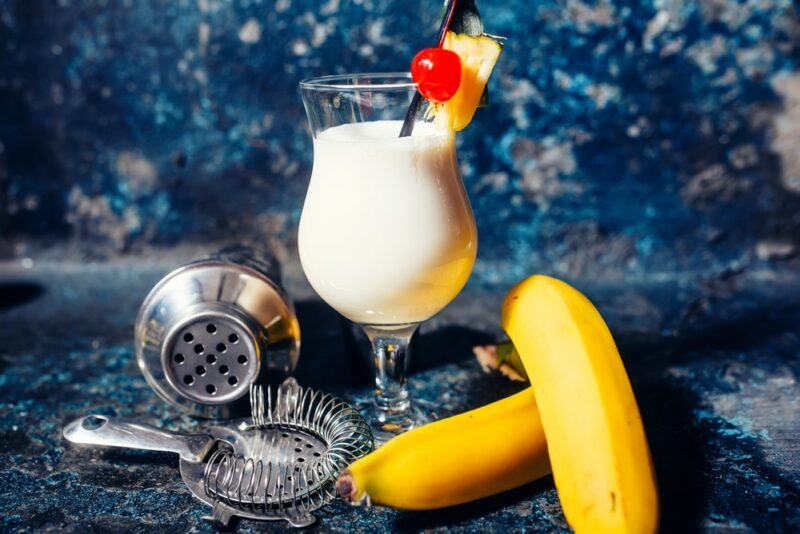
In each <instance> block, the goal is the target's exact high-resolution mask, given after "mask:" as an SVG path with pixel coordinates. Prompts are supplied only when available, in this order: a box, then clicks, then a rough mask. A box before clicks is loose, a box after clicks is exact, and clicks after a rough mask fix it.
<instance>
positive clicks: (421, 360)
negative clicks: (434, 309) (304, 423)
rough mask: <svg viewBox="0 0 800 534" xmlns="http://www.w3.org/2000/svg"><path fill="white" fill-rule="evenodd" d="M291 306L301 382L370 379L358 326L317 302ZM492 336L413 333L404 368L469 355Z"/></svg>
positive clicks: (343, 383) (347, 383)
mask: <svg viewBox="0 0 800 534" xmlns="http://www.w3.org/2000/svg"><path fill="white" fill-rule="evenodd" d="M295 308H296V311H297V317H298V320H299V321H300V330H301V332H302V340H303V341H302V352H301V356H300V363H299V365H298V368H297V377H298V380H299V381H300V383H301V384H307V385H310V386H315V387H319V388H325V389H328V390H337V389H345V388H349V387H367V386H370V385H371V384H373V380H374V376H375V375H374V369H373V364H372V358H371V355H370V345H369V340H368V339H367V337H366V335H365V334H364V333H363V332H362V331H361V328H360V327H359V326H357V325H355V324H353V323H351V322H350V321H348V320H346V319H344V318H343V317H342V316H341V315H339V313H338V312H336V311H335V310H334V309H333V308H331V307H330V306H328V305H327V304H325V303H323V302H320V301H300V302H298V303H296V305H295ZM493 340H494V338H493V337H492V336H490V335H488V334H486V333H483V332H480V331H477V330H473V329H470V328H466V327H462V326H446V327H444V328H440V329H438V330H435V331H433V332H425V333H422V334H418V335H415V336H414V339H413V340H412V343H411V363H410V369H409V373H410V374H414V373H418V372H422V371H425V370H428V369H433V368H436V367H440V366H442V365H446V364H449V363H455V362H459V361H462V360H464V359H468V358H472V347H473V346H475V345H482V344H487V343H491V342H492V341H493Z"/></svg>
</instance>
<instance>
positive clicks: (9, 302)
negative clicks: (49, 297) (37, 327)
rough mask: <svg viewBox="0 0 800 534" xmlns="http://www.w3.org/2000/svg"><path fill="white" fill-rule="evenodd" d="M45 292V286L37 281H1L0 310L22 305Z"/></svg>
mask: <svg viewBox="0 0 800 534" xmlns="http://www.w3.org/2000/svg"><path fill="white" fill-rule="evenodd" d="M43 294H44V287H43V286H42V285H40V284H37V283H35V282H0V311H5V310H9V309H11V308H16V307H17V306H22V305H23V304H27V303H28V302H31V301H32V300H36V299H37V298H39V297H40V296H41V295H43Z"/></svg>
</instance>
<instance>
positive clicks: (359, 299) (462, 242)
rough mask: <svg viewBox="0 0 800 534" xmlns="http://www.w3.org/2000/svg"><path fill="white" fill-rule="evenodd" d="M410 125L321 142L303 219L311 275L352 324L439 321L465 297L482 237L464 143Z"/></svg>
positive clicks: (331, 132) (349, 131) (338, 131)
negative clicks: (458, 150) (468, 187)
mask: <svg viewBox="0 0 800 534" xmlns="http://www.w3.org/2000/svg"><path fill="white" fill-rule="evenodd" d="M401 125H402V121H399V120H378V121H370V122H356V123H352V124H342V125H339V126H334V127H331V128H329V129H326V130H324V131H321V132H319V133H318V134H317V136H316V138H315V140H314V168H313V172H312V175H311V182H310V184H309V188H308V193H307V195H306V200H305V205H304V206H303V213H302V217H301V220H300V231H299V247H300V259H301V261H302V264H303V270H304V271H305V273H306V276H307V277H308V280H309V281H310V282H311V285H312V286H313V287H314V289H315V290H316V292H317V293H318V294H319V295H320V296H321V297H322V298H323V299H324V300H325V301H326V302H327V303H328V304H330V305H331V306H332V307H333V308H335V309H336V310H337V311H339V312H340V313H341V314H342V315H344V316H345V317H347V318H348V319H350V320H352V321H355V322H357V323H361V324H369V325H405V324H410V323H419V322H421V321H424V320H426V319H428V318H430V317H431V316H432V315H433V314H435V313H436V312H438V311H439V310H441V309H442V308H443V307H444V306H446V305H447V304H448V303H449V302H450V301H451V300H452V299H453V298H454V297H455V296H456V295H457V294H458V292H459V291H461V289H462V288H463V286H464V284H465V283H466V281H467V278H468V277H469V274H470V272H471V270H472V266H473V264H474V262H475V253H476V249H477V233H476V230H475V221H474V219H473V217H472V211H471V209H470V206H469V201H468V200H467V196H466V193H465V191H464V187H463V185H462V182H461V176H460V174H459V172H458V166H457V162H456V154H455V146H454V142H453V140H454V136H453V135H452V133H451V132H446V131H444V132H443V131H439V130H437V129H435V127H434V126H433V125H432V124H429V123H418V124H417V126H416V127H415V128H414V132H413V135H412V136H410V137H398V136H399V133H400V127H401Z"/></svg>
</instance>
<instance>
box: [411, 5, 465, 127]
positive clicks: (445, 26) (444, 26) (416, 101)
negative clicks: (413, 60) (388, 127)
mask: <svg viewBox="0 0 800 534" xmlns="http://www.w3.org/2000/svg"><path fill="white" fill-rule="evenodd" d="M457 3H458V0H450V1H449V2H448V3H447V8H446V9H445V10H444V17H442V23H441V24H440V25H439V32H438V33H437V35H436V47H437V48H441V47H442V45H444V39H445V37H446V36H447V30H449V29H450V25H451V24H452V23H453V15H454V14H455V12H456V4H457ZM422 100H423V98H422V94H420V92H419V91H415V92H414V96H413V97H411V103H410V104H409V105H408V111H406V118H405V119H404V120H403V127H402V128H400V137H408V136H409V135H411V133H412V132H413V131H414V118H415V117H416V116H417V113H419V108H420V106H421V105H422Z"/></svg>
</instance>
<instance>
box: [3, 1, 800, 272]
mask: <svg viewBox="0 0 800 534" xmlns="http://www.w3.org/2000/svg"><path fill="white" fill-rule="evenodd" d="M479 5H480V7H481V8H482V13H483V17H484V21H485V24H486V28H487V30H488V31H490V32H492V33H496V34H502V35H506V36H507V37H508V44H507V47H506V49H505V51H504V53H503V55H502V59H501V61H500V63H499V65H498V67H497V69H496V74H495V75H494V76H493V78H492V82H491V90H492V102H491V105H490V106H489V107H488V108H486V109H484V110H481V111H480V112H479V113H478V115H477V118H476V120H475V122H474V123H473V124H472V125H471V126H470V127H469V128H468V129H467V130H466V131H465V132H464V134H462V135H461V136H460V159H461V164H462V167H463V173H464V179H465V182H466V184H467V187H468V189H469V192H470V196H471V199H472V202H473V207H474V209H475V212H476V216H477V219H478V225H479V230H480V238H481V245H480V259H481V262H480V263H479V265H478V266H477V269H476V275H477V278H478V279H486V280H488V281H505V280H514V279H516V278H518V277H519V276H521V275H523V274H525V273H527V272H530V271H531V270H537V269H542V268H546V269H548V270H549V271H550V272H555V273H566V274H569V275H572V276H587V275H593V276H594V275H597V276H611V277H620V276H625V275H626V273H628V274H629V273H651V274H652V273H663V272H672V271H679V270H685V269H692V270H698V269H699V270H703V269H706V268H709V267H712V266H713V267H718V266H720V265H723V266H724V265H727V264H730V263H731V262H734V263H736V262H741V261H750V260H753V259H754V260H756V261H759V260H763V259H780V258H783V257H785V256H791V255H792V254H794V251H795V249H796V246H797V240H798V235H799V232H798V230H799V229H800V154H799V151H800V149H799V148H798V146H799V145H798V143H800V72H798V70H797V68H798V67H797V64H796V59H797V58H798V52H800V22H798V14H797V8H796V6H794V5H793V3H792V2H791V1H790V0H761V1H732V0H731V1H729V0H708V1H704V2H690V1H684V0H656V1H641V2H640V1H637V2H628V1H622V0H614V1H599V2H587V3H584V2H581V1H572V0H567V1H554V0H543V1H539V2H528V1H526V0H507V1H499V0H482V1H481V2H479ZM438 13H439V2H438V1H436V0H425V1H422V0H409V1H390V0H326V1H322V2H320V1H316V0H314V1H312V0H275V1H258V0H240V1H222V0H197V1H195V0H165V1H155V0H148V1H144V0H137V1H132V0H129V1H122V0H120V1H101V0H98V1H71V0H58V1H55V0H54V1H42V0H26V1H22V0H19V1H5V2H2V3H0V116H1V117H2V121H0V141H1V142H2V144H1V145H0V193H2V196H0V223H1V224H2V236H3V240H4V244H5V245H6V246H5V247H3V249H4V250H5V251H6V252H5V253H6V255H16V256H21V255H26V254H29V253H31V252H30V251H31V250H34V251H35V250H39V248H40V247H41V246H43V245H49V244H52V243H53V241H55V240H62V239H64V240H70V242H71V243H77V244H79V245H81V244H83V246H82V247H80V246H79V249H82V250H84V252H86V251H90V252H92V254H95V255H98V254H100V255H111V254H114V253H116V252H125V251H130V250H133V251H134V252H135V251H137V250H142V249H143V248H144V247H145V246H149V245H170V244H174V243H176V242H178V241H187V242H203V243H205V242H208V241H209V240H230V239H236V240H240V241H255V242H259V241H264V240H269V241H270V242H273V243H277V244H279V245H280V246H283V247H285V249H286V250H287V251H288V252H290V253H291V252H293V251H294V248H295V245H294V243H295V232H296V226H297V221H298V218H299V211H300V208H301V206H302V200H303V195H304V191H305V187H306V184H307V179H308V175H309V165H310V161H311V145H310V139H309V135H308V133H307V128H306V124H305V116H304V113H303V110H302V106H301V104H300V101H299V97H298V94H297V90H296V86H297V82H298V81H299V80H300V79H301V78H303V77H307V76H312V75H318V74H324V73H331V72H346V71H375V70H399V69H404V68H406V67H407V65H408V62H409V58H410V57H411V56H412V55H413V53H414V51H415V50H417V49H418V48H420V47H423V46H425V45H426V43H428V42H429V41H430V40H431V35H432V34H433V32H434V29H435V25H436V19H437V17H438Z"/></svg>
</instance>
